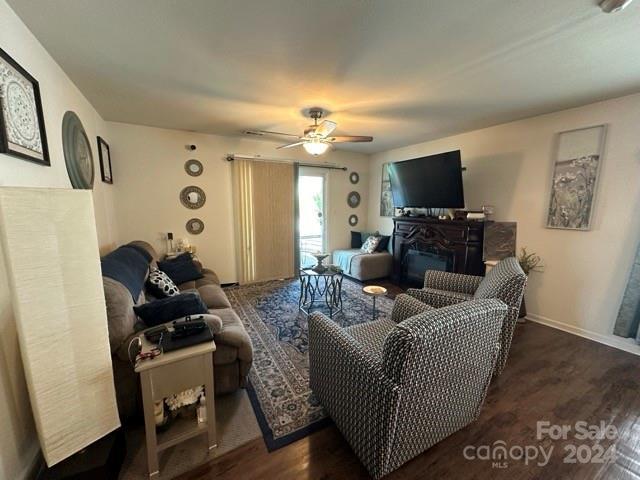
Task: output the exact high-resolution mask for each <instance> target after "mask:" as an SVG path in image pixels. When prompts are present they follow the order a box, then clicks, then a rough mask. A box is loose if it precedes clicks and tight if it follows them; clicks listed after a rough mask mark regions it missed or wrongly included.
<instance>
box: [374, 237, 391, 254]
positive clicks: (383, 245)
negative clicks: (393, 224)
mask: <svg viewBox="0 0 640 480" xmlns="http://www.w3.org/2000/svg"><path fill="white" fill-rule="evenodd" d="M389 240H391V237H390V236H389V235H380V243H378V246H377V248H376V252H387V251H388V250H389Z"/></svg>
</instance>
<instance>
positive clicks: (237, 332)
mask: <svg viewBox="0 0 640 480" xmlns="http://www.w3.org/2000/svg"><path fill="white" fill-rule="evenodd" d="M211 313H213V314H214V315H217V316H219V317H220V318H221V319H222V331H221V332H220V333H218V334H217V335H215V342H216V345H228V346H230V347H235V348H237V349H238V353H237V355H238V359H239V360H241V361H243V362H247V363H251V361H252V360H253V347H252V345H251V339H250V338H249V334H248V333H247V331H246V330H245V329H244V326H243V325H242V320H240V317H238V315H237V314H236V312H234V311H233V309H231V308H220V309H217V310H212V311H211Z"/></svg>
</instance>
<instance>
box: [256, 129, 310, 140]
mask: <svg viewBox="0 0 640 480" xmlns="http://www.w3.org/2000/svg"><path fill="white" fill-rule="evenodd" d="M244 133H246V134H247V135H258V136H262V135H282V136H285V137H295V138H302V137H301V136H300V135H294V134H293V133H282V132H272V131H270V130H245V132H244Z"/></svg>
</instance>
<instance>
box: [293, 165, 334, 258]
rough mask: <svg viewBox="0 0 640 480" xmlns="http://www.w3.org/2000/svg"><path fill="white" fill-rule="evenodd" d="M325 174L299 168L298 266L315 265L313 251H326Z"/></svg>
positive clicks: (312, 169)
mask: <svg viewBox="0 0 640 480" xmlns="http://www.w3.org/2000/svg"><path fill="white" fill-rule="evenodd" d="M326 183H327V180H326V174H325V173H324V172H318V171H317V170H316V169H314V168H305V167H301V168H300V174H299V177H298V204H299V209H300V210H299V211H300V216H299V219H298V228H299V232H300V266H301V267H310V266H313V265H315V263H316V260H315V258H314V257H313V254H314V253H323V252H325V251H326V247H327V245H326V231H327V224H326V218H327V217H326Z"/></svg>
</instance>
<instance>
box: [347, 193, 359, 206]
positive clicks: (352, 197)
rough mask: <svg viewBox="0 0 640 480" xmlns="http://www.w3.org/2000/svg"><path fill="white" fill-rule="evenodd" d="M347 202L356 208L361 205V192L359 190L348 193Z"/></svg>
mask: <svg viewBox="0 0 640 480" xmlns="http://www.w3.org/2000/svg"><path fill="white" fill-rule="evenodd" d="M347 203H348V204H349V206H350V207H351V208H356V207H357V206H358V205H360V194H359V193H358V192H351V193H349V195H347Z"/></svg>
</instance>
